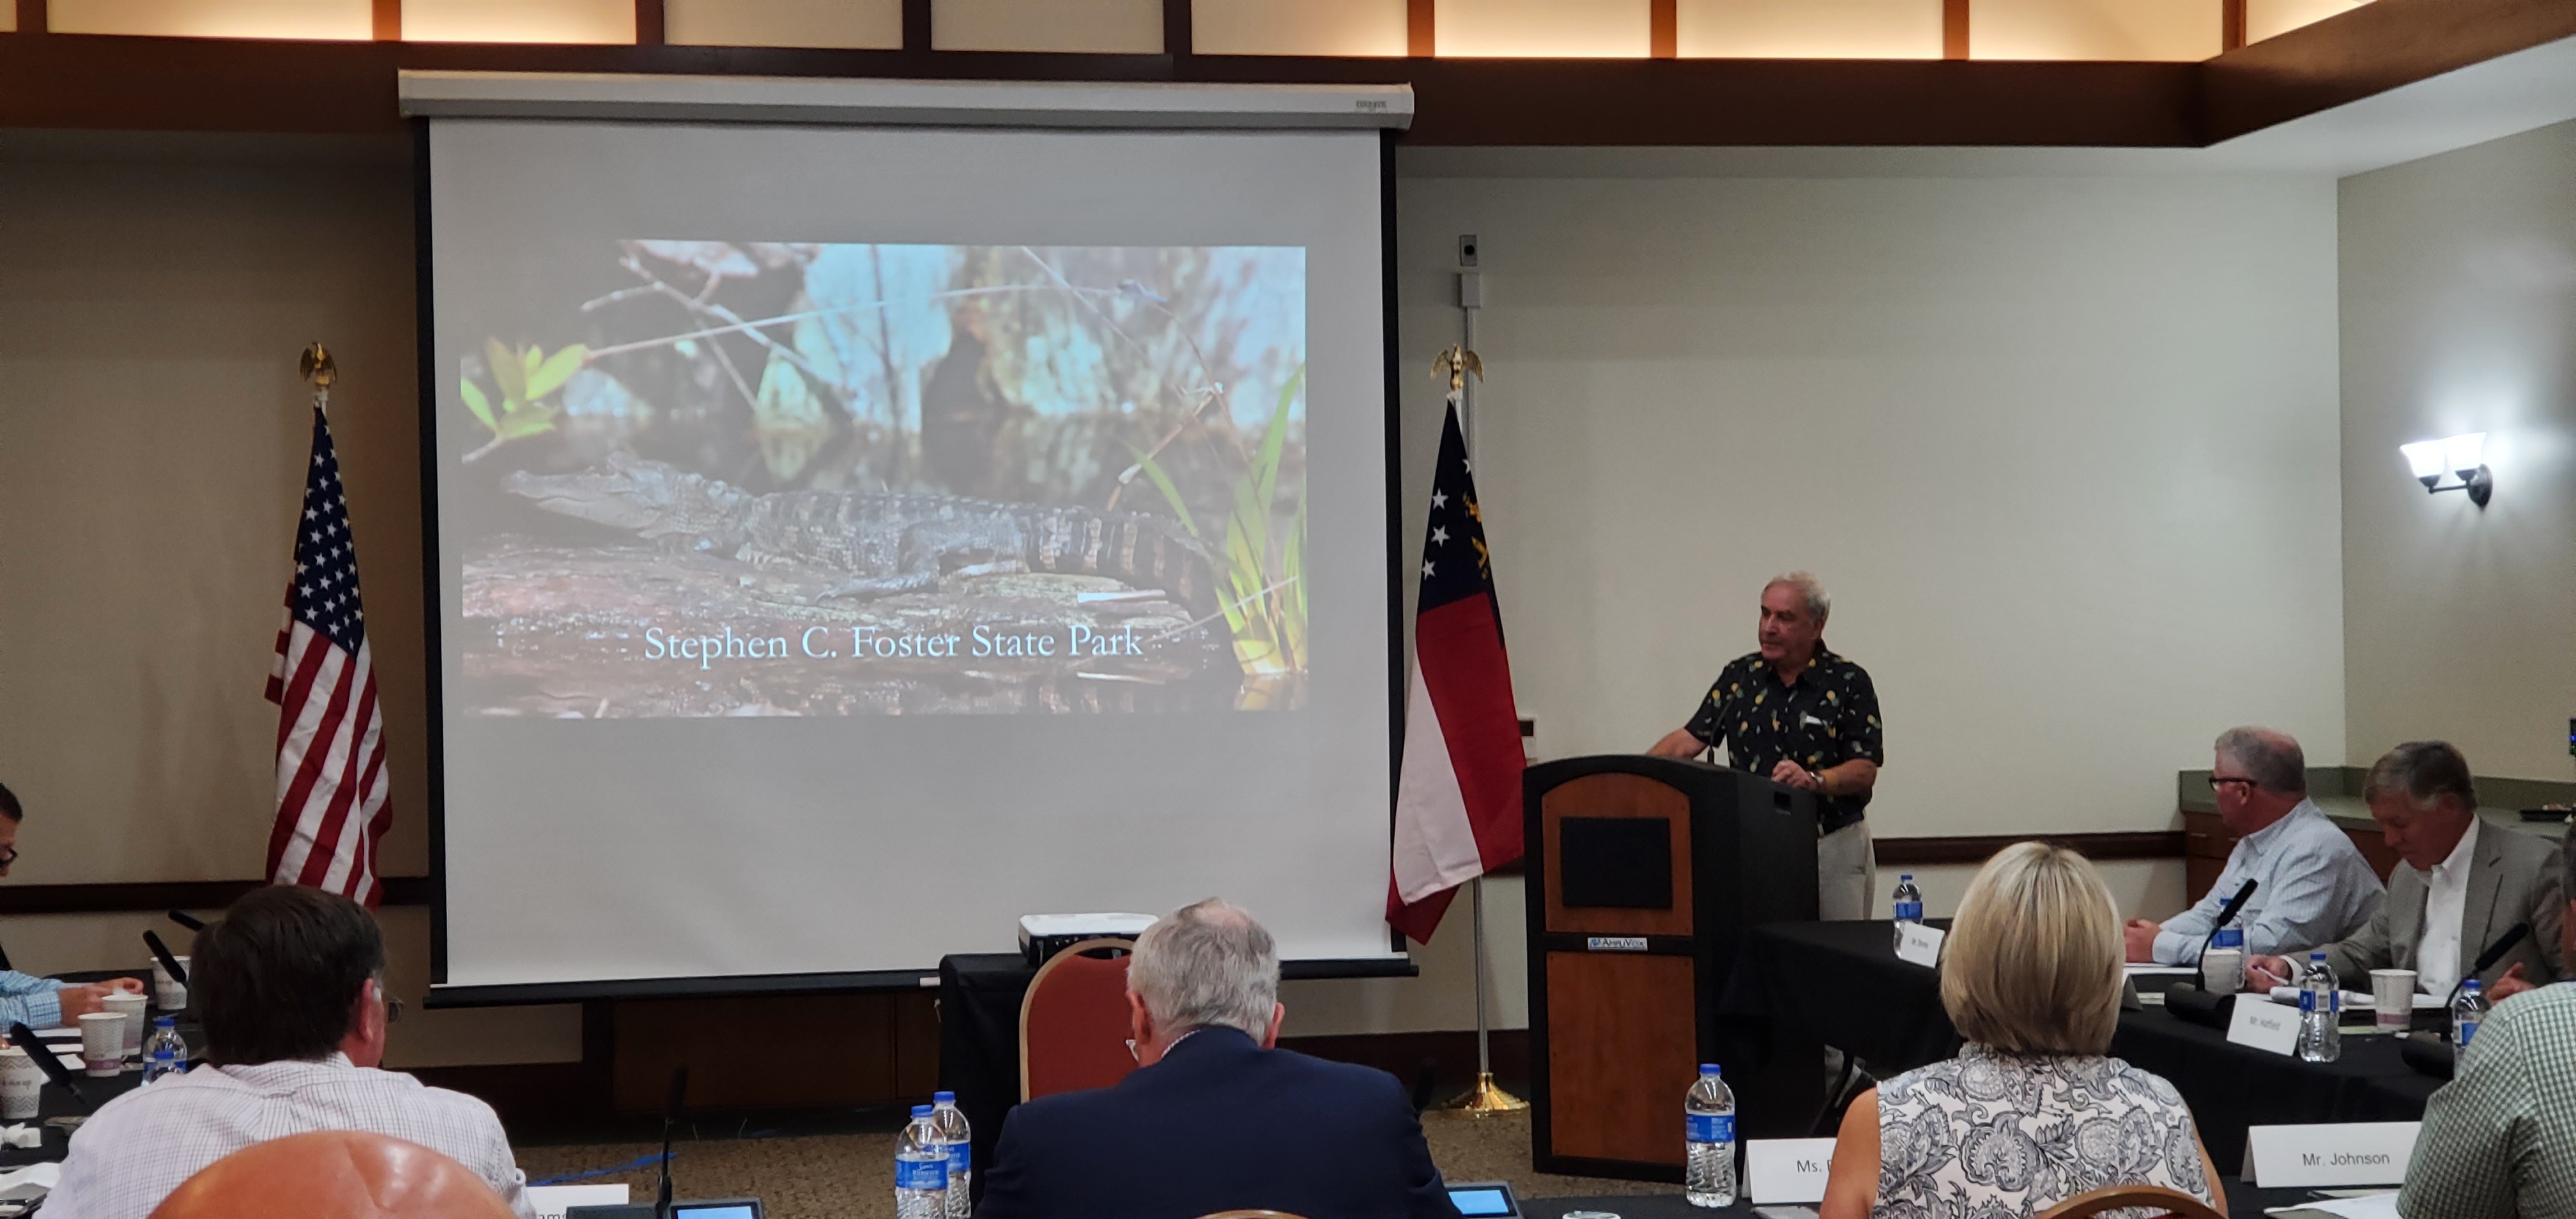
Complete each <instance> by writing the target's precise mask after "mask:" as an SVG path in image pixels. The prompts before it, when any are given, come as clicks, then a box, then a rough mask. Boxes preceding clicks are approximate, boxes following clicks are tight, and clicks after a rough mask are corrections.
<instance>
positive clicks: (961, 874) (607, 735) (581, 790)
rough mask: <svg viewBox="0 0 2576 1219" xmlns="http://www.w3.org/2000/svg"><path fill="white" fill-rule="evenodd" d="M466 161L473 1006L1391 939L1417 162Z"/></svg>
mask: <svg viewBox="0 0 2576 1219" xmlns="http://www.w3.org/2000/svg"><path fill="white" fill-rule="evenodd" d="M428 158H429V175H428V178H429V206H428V220H427V233H428V238H429V252H428V263H427V270H428V278H429V285H428V286H429V293H430V299H431V302H432V308H431V311H430V317H431V319H432V321H431V327H430V335H429V345H430V348H431V356H430V361H429V362H430V365H431V369H432V372H433V374H434V375H433V379H432V380H433V383H432V385H431V386H430V388H429V391H428V392H429V393H430V395H431V398H430V401H429V402H428V403H427V404H426V410H427V411H428V413H429V417H430V430H431V434H432V444H433V452H432V456H431V462H432V492H433V494H434V497H435V503H436V511H435V514H434V521H435V527H436V530H437V547H436V555H437V564H438V569H439V570H438V572H437V581H436V588H435V590H434V592H433V597H434V598H435V600H436V602H437V611H438V623H439V635H440V643H439V651H440V656H439V661H440V667H439V676H440V690H439V721H440V727H441V733H440V738H441V739H440V744H439V754H440V757H439V767H440V772H441V776H440V777H441V800H440V803H441V806H442V807H441V809H440V811H439V827H440V828H439V833H440V852H439V854H440V859H439V874H440V881H441V884H442V893H441V906H440V912H439V914H440V926H441V930H440V935H439V957H440V961H439V967H440V971H441V975H440V982H441V984H442V985H444V986H446V987H450V988H465V987H473V988H501V989H503V990H506V989H508V988H514V987H526V988H543V987H548V986H553V987H556V988H557V989H560V988H561V987H562V986H563V985H565V984H572V985H574V986H576V987H577V986H578V985H579V984H585V983H619V984H627V983H640V982H651V981H654V980H680V979H688V980H691V983H692V986H693V987H697V986H704V985H710V984H711V985H713V987H714V988H718V989H720V988H721V983H722V980H724V979H729V978H731V979H743V978H755V977H758V978H770V977H775V976H777V975H805V974H851V973H867V972H872V971H897V970H906V971H918V970H926V969H928V968H930V967H932V966H934V965H936V964H937V962H938V959H939V958H940V957H941V956H942V955H944V954H947V953H951V952H968V951H1006V950H1009V949H1010V948H1011V947H1012V946H1013V940H1012V936H1013V932H1014V928H1015V925H1016V920H1017V917H1018V916H1019V915H1021V914H1026V913H1042V912H1070V911H1082V910H1135V911H1143V912H1149V913H1150V912H1157V911H1163V910H1168V909H1170V908H1172V907H1174V906H1178V905H1181V904H1183V903H1186V902H1189V901H1193V900H1196V899H1198V898H1201V897H1206V896H1209V895H1212V894H1221V895H1223V896H1225V897H1227V898H1229V899H1231V900H1234V901H1236V902H1238V903H1240V904H1242V905H1245V906H1246V907H1248V908H1250V909H1251V910H1253V911H1254V912H1255V913H1256V914H1257V915H1259V916H1260V917H1262V918H1263V920H1264V921H1265V922H1266V923H1268V924H1269V925H1270V926H1271V928H1272V929H1273V930H1274V931H1275V932H1276V933H1277V934H1278V935H1279V937H1280V940H1281V948H1282V953H1283V956H1286V957H1288V958H1291V959H1306V960H1318V959H1330V960H1366V959H1376V960H1383V959H1386V958H1388V957H1390V955H1391V953H1390V949H1389V944H1388V939H1387V931H1386V928H1385V925H1384V918H1383V916H1384V902H1385V894H1386V885H1387V880H1386V877H1387V842H1388V837H1387V835H1388V823H1387V816H1388V796H1389V790H1390V786H1391V769H1390V768H1391V766H1392V761H1391V757H1392V751H1391V744H1390V737H1389V733H1390V718H1389V717H1390V706H1389V703H1390V700H1389V688H1390V687H1389V673H1390V672H1391V671H1393V663H1392V660H1393V658H1392V654H1391V649H1392V648H1394V647H1395V646H1396V640H1395V638H1394V636H1393V633H1392V632H1391V630H1390V600H1389V598H1390V589H1391V584H1390V573H1389V570H1388V563H1389V552H1388V518H1387V512H1388V508H1389V504H1388V500H1387V490H1388V481H1389V473H1388V471H1389V458H1390V454H1389V451H1388V443H1389V440H1388V428H1387V402H1386V372H1387V370H1386V358H1387V357H1386V335H1385V320H1386V319H1385V317H1384V313H1383V299H1384V288H1385V280H1384V276H1385V274H1386V268H1385V267H1384V266H1383V256H1382V251H1383V246H1384V240H1385V234H1384V215H1383V210H1382V208H1383V203H1382V200H1383V191H1384V188H1385V185H1384V182H1383V180H1382V179H1383V172H1384V171H1383V153H1382V147H1381V137H1380V136H1379V134H1378V133H1376V132H1374V131H1351V132H1320V131H1317V132H1299V131H1259V132H1220V131H1173V132H1108V131H1071V130H1039V129H989V130H972V129H933V128H831V127H799V126H751V125H691V124H681V123H610V122H549V121H528V120H499V119H439V120H435V121H433V122H432V123H431V125H430V132H429V136H428ZM602 993H607V992H602ZM624 993H634V992H632V991H628V992H624Z"/></svg>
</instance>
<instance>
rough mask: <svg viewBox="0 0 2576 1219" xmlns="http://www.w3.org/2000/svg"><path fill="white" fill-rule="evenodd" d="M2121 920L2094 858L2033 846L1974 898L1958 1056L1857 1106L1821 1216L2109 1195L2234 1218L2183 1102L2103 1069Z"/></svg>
mask: <svg viewBox="0 0 2576 1219" xmlns="http://www.w3.org/2000/svg"><path fill="white" fill-rule="evenodd" d="M2124 955H2125V954H2124V952H2123V949H2122V944H2121V940H2120V916H2119V912H2118V910H2117V909H2115V908H2114V906H2113V904H2112V901H2111V891H2110V890H2109V889H2107V888H2105V887H2104V886H2103V884H2102V877H2101V874H2100V873H2097V872H2095V871H2094V870H2093V865H2092V863H2091V862H2090V861H2088V860H2086V859H2085V858H2084V857H2083V856H2081V855H2078V854H2076V853H2075V852H2073V851H2069V850H2066V849H2064V848H2062V847H2054V846H2049V845H2047V844H2046V843H2039V842H2022V843H2015V844H2014V845H2012V846H2009V847H2006V848H2004V849H2003V850H2002V851H2000V852H1997V853H1996V855H1995V857H1994V858H1992V859H1990V860H1987V861H1986V866H1985V867H1984V868H1982V869H1980V870H1979V871H1978V872H1977V877H1976V879H1975V880H1973V881H1970V882H1969V884H1968V894H1967V896H1966V897H1965V898H1964V899H1962V900H1961V901H1960V903H1959V914H1958V917H1957V918H1956V919H1955V920H1953V922H1952V924H1951V927H1950V936H1949V940H1948V942H1947V944H1946V945H1945V947H1944V950H1943V955H1942V958H1941V1005H1942V1006H1943V1007H1945V1008H1947V1009H1949V1012H1950V1022H1951V1023H1952V1024H1954V1025H1956V1026H1957V1027H1958V1030H1959V1035H1960V1036H1961V1037H1962V1038H1964V1039H1966V1041H1967V1043H1968V1044H1967V1045H1966V1046H1965V1047H1964V1048H1962V1049H1961V1050H1960V1051H1959V1056H1958V1057H1956V1058H1953V1059H1951V1060H1949V1061H1947V1062H1939V1063H1934V1064H1932V1065H1931V1066H1928V1067H1924V1068H1921V1069H1920V1070H1914V1071H1908V1072H1906V1073H1905V1074H1903V1075H1899V1076H1897V1077H1896V1078H1894V1079H1890V1080H1887V1081H1886V1082H1884V1083H1881V1084H1880V1085H1879V1086H1878V1087H1877V1088H1875V1089H1872V1090H1871V1091H1868V1092H1864V1093H1862V1094H1861V1095H1860V1096H1859V1098H1857V1099H1855V1100H1854V1101H1853V1102H1852V1106H1851V1110H1850V1112H1848V1113H1847V1114H1845V1115H1844V1117H1843V1126H1842V1133H1841V1136H1840V1137H1839V1138H1838V1139H1837V1140H1836V1142H1835V1146H1834V1166H1833V1173H1832V1175H1831V1176H1830V1177H1829V1178H1828V1179H1827V1182H1826V1186H1825V1201H1824V1205H1823V1207H1822V1208H1821V1219H1863V1217H1864V1216H1878V1217H1883V1219H1893V1217H1899V1216H1902V1217H1909V1219H1910V1217H1916V1216H1924V1215H1945V1214H1955V1215H1976V1216H1992V1217H1995V1219H2011V1217H2015V1216H2030V1215H2035V1214H2038V1213H2039V1212H2041V1211H2043V1210H2046V1209H2048V1208H2049V1207H2051V1206H2055V1205H2056V1204H2058V1203H2060V1202H2063V1201H2065V1200H2067V1199H2069V1198H2072V1197H2075V1196H2077V1195H2079V1194H2083V1193H2088V1192H2090V1191H2092V1190H2096V1189H2100V1188H2102V1187H2104V1186H2106V1185H2161V1186H2165V1187H2167V1188H2170V1189H2178V1190H2181V1191H2182V1192H2184V1193H2186V1194H2190V1195H2191V1196H2193V1197H2195V1198H2198V1199H2200V1200H2201V1201H2203V1202H2206V1203H2208V1204H2209V1205H2210V1206H2212V1207H2215V1208H2217V1209H2218V1210H2219V1211H2220V1213H2222V1214H2223V1213H2225V1211H2226V1209H2227V1202H2226V1196H2225V1195H2224V1194H2223V1193H2222V1192H2221V1191H2220V1189H2219V1186H2218V1173H2217V1170H2216V1169H2215V1168H2213V1167H2212V1166H2211V1164H2210V1162H2209V1153H2208V1152H2207V1151H2206V1150H2204V1149H2203V1148H2202V1147H2201V1145H2200V1133H2199V1131H2198V1130H2197V1129H2196V1128H2195V1127H2194V1126H2193V1125H2192V1120H2191V1110H2190V1109H2189V1108H2188V1107H2186V1106H2185V1105H2184V1104H2183V1101H2182V1094H2181V1093H2179V1092H2176V1091H2174V1086H2173V1085H2172V1084H2169V1083H2167V1082H2165V1081H2164V1080H2163V1079H2161V1078H2158V1077H2157V1076H2155V1075H2153V1074H2151V1073H2149V1072H2146V1071H2141V1070H2139V1069H2137V1068H2136V1067H2133V1066H2130V1065H2129V1064H2127V1063H2125V1062H2122V1061H2120V1060H2119V1059H2117V1058H2110V1057H2106V1056H2105V1055H2106V1052H2107V1051H2108V1050H2109V1049H2110V1048H2111V1033H2112V1030H2113V1029H2114V1028H2115V1027H2116V1026H2117V1025H2118V1024H2119V1020H2120V983H2121V970H2120V961H2121V959H2122V957H2123V956H2124Z"/></svg>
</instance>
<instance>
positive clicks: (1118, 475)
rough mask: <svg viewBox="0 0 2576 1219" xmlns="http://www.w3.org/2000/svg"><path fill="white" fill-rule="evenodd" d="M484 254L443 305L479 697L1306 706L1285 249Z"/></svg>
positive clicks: (456, 499) (699, 246)
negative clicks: (484, 273) (501, 257)
mask: <svg viewBox="0 0 2576 1219" xmlns="http://www.w3.org/2000/svg"><path fill="white" fill-rule="evenodd" d="M491 283H492V286H491V287H490V288H489V289H488V290H484V291H478V292H477V293H473V294H469V295H470V296H474V297H488V299H467V300H463V301H453V302H452V301H447V300H442V301H441V302H440V304H441V306H442V316H443V318H446V319H449V321H447V322H446V323H443V324H444V325H446V326H448V327H449V328H450V329H454V328H455V327H456V326H457V323H456V322H455V321H454V320H453V319H457V318H462V319H463V321H462V323H461V325H462V327H463V331H464V333H463V335H462V336H461V337H460V336H456V335H451V334H446V333H444V332H443V339H445V340H446V341H449V342H453V343H460V344H461V345H462V346H463V347H464V350H462V351H460V352H454V353H452V358H453V359H454V361H455V363H454V366H453V371H454V375H455V377H456V380H455V381H454V382H453V383H452V385H451V386H449V387H447V388H446V391H445V392H444V393H443V394H442V398H443V399H444V400H443V401H442V403H441V410H442V412H443V414H442V417H441V419H440V427H439V433H440V436H441V437H442V446H443V447H444V449H445V450H446V454H445V455H446V457H447V458H448V460H449V461H450V463H451V464H450V466H449V468H448V474H447V475H446V477H445V478H444V479H443V481H442V495H443V496H444V497H445V498H446V499H447V500H448V501H449V502H447V503H445V504H443V505H442V511H443V516H444V518H445V520H446V522H447V524H448V527H449V528H451V529H455V530H457V532H458V534H459V537H458V538H457V540H456V543H455V549H456V552H457V553H458V554H459V555H460V556H461V560H460V562H461V570H459V571H456V572H454V573H451V576H452V579H453V581H454V585H453V587H455V588H457V589H458V590H459V595H460V596H461V598H462V605H461V609H462V617H463V633H462V637H461V638H460V639H458V640H456V641H454V646H455V648H456V651H457V654H458V656H459V658H460V662H461V665H462V669H463V674H462V681H461V685H460V687H459V688H458V690H457V691H456V694H457V695H458V696H460V697H461V698H462V699H463V700H464V708H463V709H464V710H466V711H467V712H468V713H470V714H481V715H498V716H541V717H555V718H574V717H580V718H591V717H599V718H620V717H639V716H756V715H872V714H948V713H995V714H1000V713H1126V712H1172V711H1256V710H1269V711H1284V710H1294V709H1296V708H1299V707H1302V706H1303V705H1304V703H1305V700H1306V675H1307V671H1308V662H1309V658H1308V656H1307V610H1306V607H1307V598H1308V590H1307V588H1306V586H1305V581H1304V572H1305V570H1306V567H1307V556H1306V553H1305V548H1306V533H1307V531H1306V430H1307V404H1306V388H1305V387H1306V375H1305V372H1306V370H1305V361H1306V262H1305V252H1304V251H1303V250H1302V249H1298V248H1293V247H1031V246H1018V245H996V246H962V245H871V244H785V243H766V242H751V241H729V240H708V239H691V240H664V239H658V238H657V239H651V240H646V239H634V240H624V241H614V242H600V243H597V244H596V245H587V244H585V245H583V246H581V247H577V248H568V249H562V250H548V251H547V252H546V254H545V256H544V257H542V258H537V259H526V258H519V259H517V260H516V261H514V262H513V263H512V265H510V266H509V267H508V268H507V273H506V274H495V275H493V276H492V277H491ZM478 287H479V285H478ZM477 340H479V342H478V341H477Z"/></svg>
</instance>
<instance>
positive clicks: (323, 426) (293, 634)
mask: <svg viewBox="0 0 2576 1219" xmlns="http://www.w3.org/2000/svg"><path fill="white" fill-rule="evenodd" d="M304 475H305V477H304V514H303V517H302V519H300V520H298V521H297V522H296V532H295V575H294V577H293V578H291V579H289V580H288V581H287V582H286V622H285V625H283V626H281V627H279V628H278V631H277V661H276V663H275V664H273V665H271V666H270V668H269V671H268V701H270V702H273V703H276V704H277V826H276V828H275V829H273V830H271V831H270V832H269V836H268V878H269V880H271V881H272V882H274V883H277V884H281V885H308V886H311V887H313V888H317V889H329V890H331V891H332V892H335V893H339V894H341V895H343V896H346V897H350V898H354V899H356V900H358V901H360V902H363V903H365V904H366V906H367V908H368V909H370V910H372V909H374V908H375V907H376V903H378V902H379V901H382V900H383V899H384V885H383V884H382V882H380V881H379V880H378V879H377V877H376V841H377V840H378V839H380V838H382V837H384V833H385V828H386V827H387V826H389V825H391V824H392V823H393V815H394V814H393V809H392V808H390V807H388V806H387V804H386V802H385V741H384V716H383V714H382V713H381V712H380V711H379V709H378V708H377V706H376V672H375V666H374V665H373V664H372V663H370V661H369V658H368V654H367V613H366V611H365V610H364V609H362V608H361V607H360V605H359V602H358V549H357V546H356V545H355V544H354V543H353V542H352V541H351V539H350V537H349V503H348V501H347V500H346V499H344V498H343V497H342V496H341V494H340V459H339V457H338V456H336V455H335V454H334V453H333V452H332V449H331V424H330V422H329V420H327V419H325V418H323V415H322V408H321V407H320V406H319V405H316V406H315V407H314V408H313V461H312V464H310V465H309V466H307V467H306V468H305V471H304Z"/></svg>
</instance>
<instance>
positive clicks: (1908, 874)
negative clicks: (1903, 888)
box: [1896, 872, 1914, 881]
mask: <svg viewBox="0 0 2576 1219" xmlns="http://www.w3.org/2000/svg"><path fill="white" fill-rule="evenodd" d="M1896 879H1898V880H1900V881H1904V880H1912V879H1914V874H1913V873H1912V872H1899V873H1897V874H1896Z"/></svg>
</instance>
